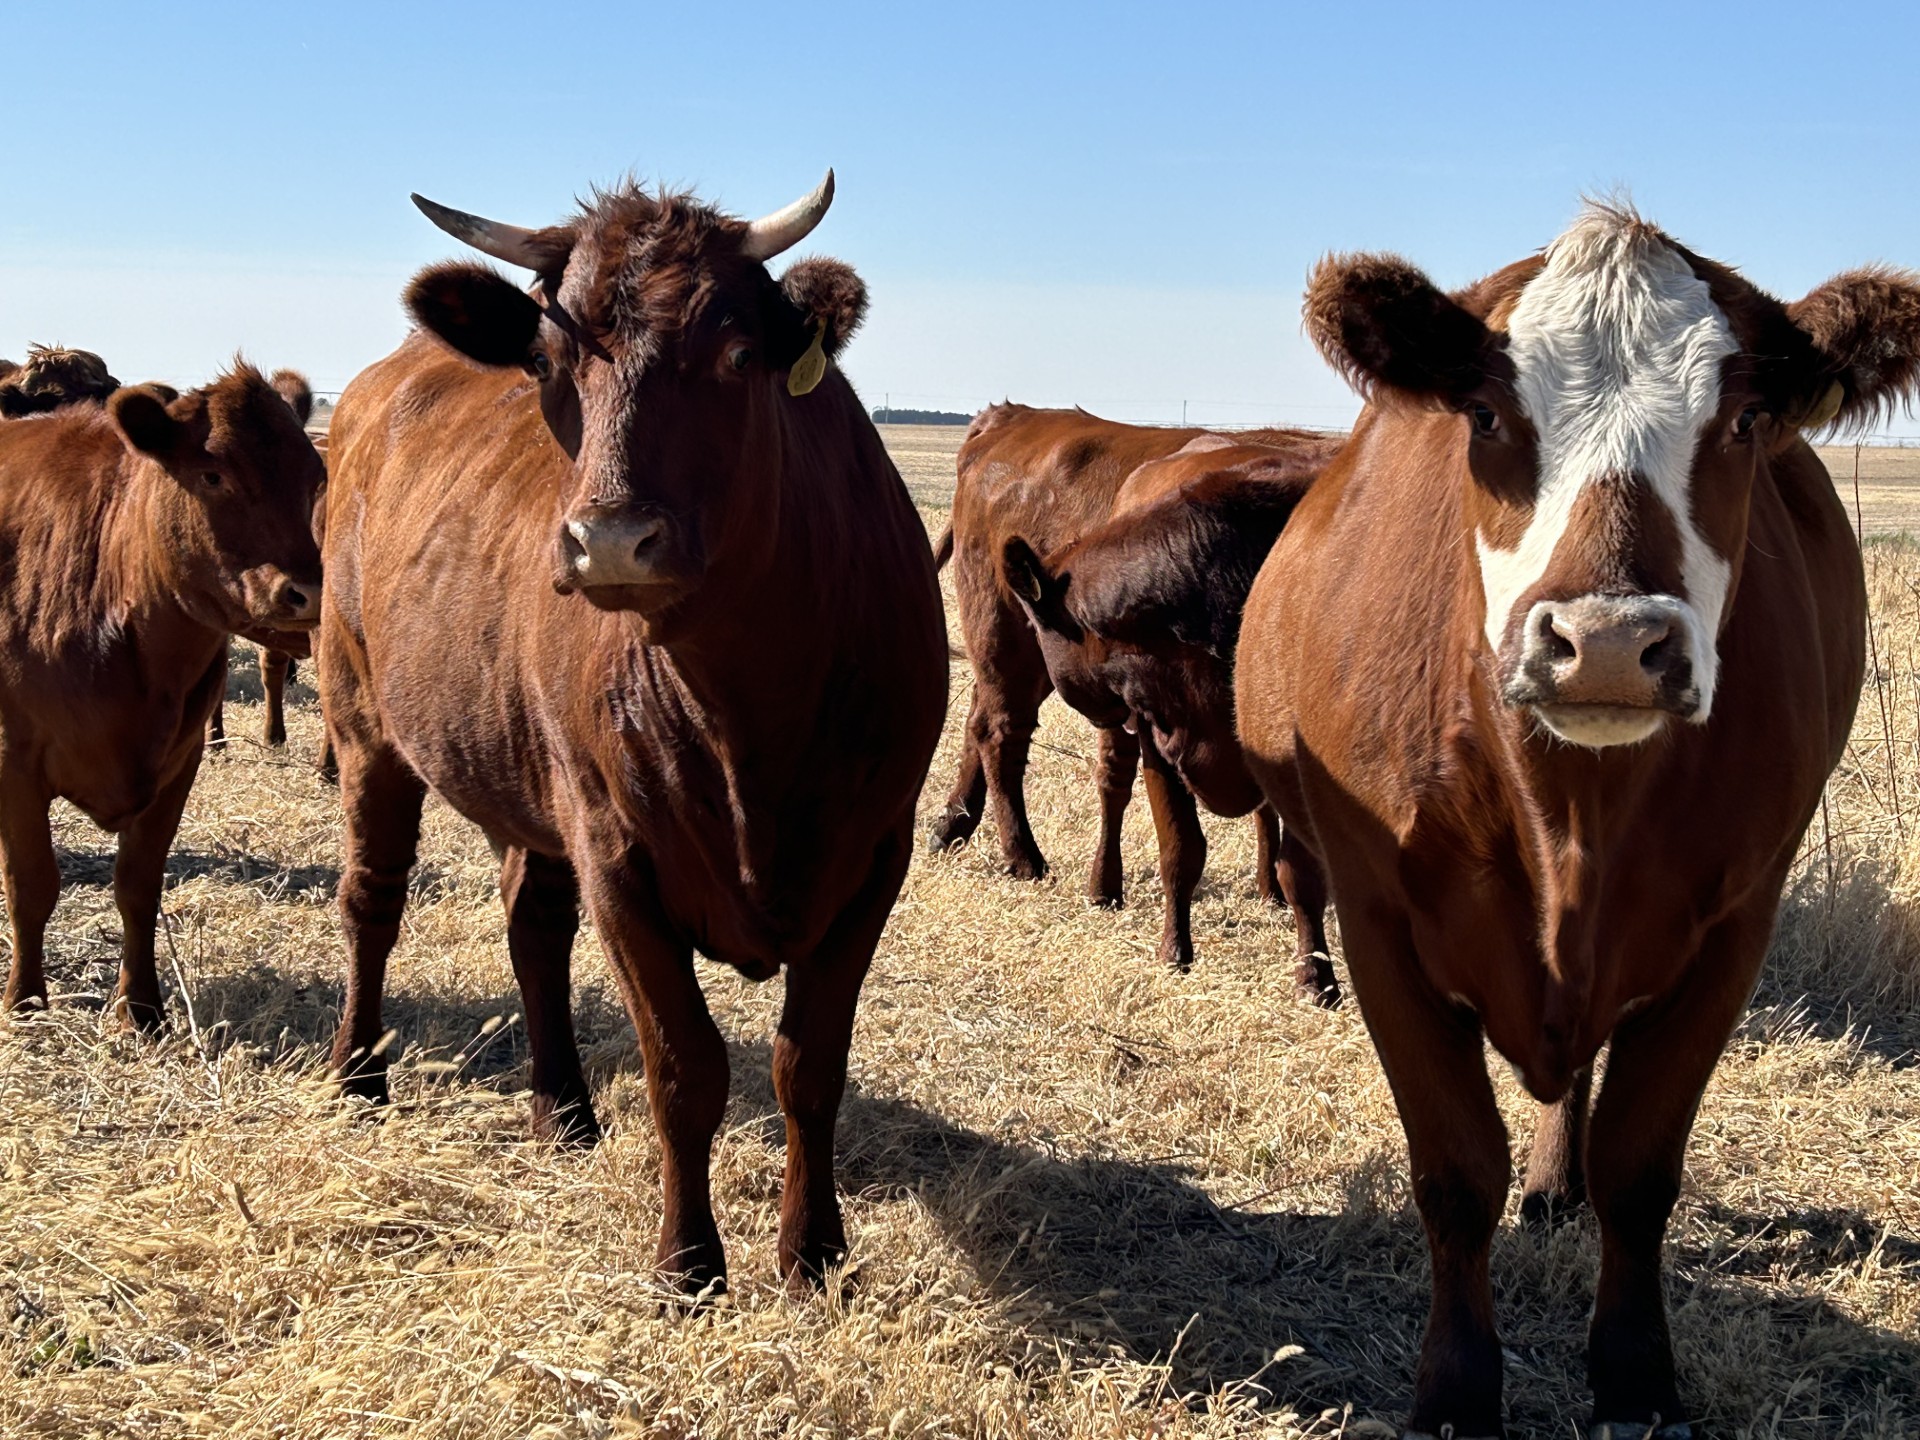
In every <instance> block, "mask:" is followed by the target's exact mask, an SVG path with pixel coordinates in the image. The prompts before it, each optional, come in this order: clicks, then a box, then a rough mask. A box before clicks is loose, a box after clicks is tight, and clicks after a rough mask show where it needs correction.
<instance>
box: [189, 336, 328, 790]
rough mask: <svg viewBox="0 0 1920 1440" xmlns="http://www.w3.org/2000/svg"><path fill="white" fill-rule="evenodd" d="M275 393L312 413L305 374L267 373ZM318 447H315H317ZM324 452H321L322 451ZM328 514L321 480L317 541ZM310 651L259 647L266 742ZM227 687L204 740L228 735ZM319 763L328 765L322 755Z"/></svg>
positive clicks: (293, 644) (282, 730)
mask: <svg viewBox="0 0 1920 1440" xmlns="http://www.w3.org/2000/svg"><path fill="white" fill-rule="evenodd" d="M267 383H268V384H269V385H271V386H272V387H273V389H274V391H275V393H276V394H278V395H279V396H280V398H281V399H282V400H285V401H286V402H287V404H288V405H289V406H291V407H292V409H293V413H294V415H295V416H296V417H297V418H298V419H299V421H300V424H301V426H302V427H303V428H304V427H305V425H306V423H307V421H308V419H310V418H311V417H312V415H313V387H312V386H311V385H310V384H308V383H307V377H306V376H304V375H302V374H301V373H300V372H299V371H298V370H276V371H274V372H273V374H272V375H271V376H269V377H268V380H267ZM317 448H318V447H316V449H317ZM323 453H324V452H323ZM326 514H327V500H326V487H325V485H324V484H323V485H322V486H321V490H320V497H319V499H318V500H317V501H316V502H315V504H314V507H313V538H314V540H315V541H316V542H317V541H320V540H321V539H322V538H323V536H324V534H325V526H326ZM312 653H313V651H312V648H311V646H310V644H309V642H308V639H307V637H306V636H304V635H300V636H294V637H290V638H289V639H287V640H286V641H284V642H282V643H279V644H276V645H271V646H262V647H261V650H260V688H261V690H262V692H264V694H265V697H266V702H267V705H266V720H265V722H264V723H263V724H262V726H261V731H260V738H261V739H262V740H264V741H265V742H266V743H267V744H268V745H271V746H275V747H278V746H281V745H284V744H286V743H287V682H288V681H289V680H291V679H292V678H293V671H294V663H295V662H296V661H299V660H305V659H307V658H308V657H309V656H310V655H312ZM226 698H227V692H226V687H225V686H224V685H223V686H222V687H221V688H220V696H219V698H218V699H217V700H215V701H214V703H213V714H211V715H209V716H208V717H207V743H208V744H209V745H218V744H222V743H224V742H225V740H226V738H227V715H226ZM320 765H321V768H322V769H325V768H326V766H327V759H326V757H325V756H324V755H323V756H322V757H321V761H320Z"/></svg>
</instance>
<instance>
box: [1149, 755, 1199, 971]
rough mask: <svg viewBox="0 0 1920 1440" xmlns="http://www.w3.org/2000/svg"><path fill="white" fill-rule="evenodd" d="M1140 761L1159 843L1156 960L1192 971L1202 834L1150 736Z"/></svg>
mask: <svg viewBox="0 0 1920 1440" xmlns="http://www.w3.org/2000/svg"><path fill="white" fill-rule="evenodd" d="M1140 762H1141V766H1142V768H1143V769H1144V770H1145V771H1146V779H1147V804H1148V806H1149V808H1151V809H1152V811H1153V828H1154V832H1155V835H1156V838H1157V839H1158V840H1159V842H1160V890H1161V894H1162V897H1163V898H1164V901H1165V905H1166V909H1165V913H1164V918H1163V919H1162V921H1161V925H1160V959H1161V961H1162V963H1164V964H1166V965H1169V966H1171V967H1172V968H1173V969H1175V970H1191V969H1192V968H1193V892H1194V891H1195V890H1197V889H1199V887H1200V877H1201V876H1202V875H1203V874H1205V873H1206V869H1207V832H1206V831H1204V830H1202V829H1201V828H1200V810H1199V807H1198V805H1196V804H1195V803H1194V798H1193V792H1192V791H1191V790H1189V789H1187V782H1186V781H1184V780H1182V779H1181V778H1180V772H1179V771H1177V770H1175V769H1174V768H1173V766H1172V765H1171V764H1169V763H1168V762H1167V761H1166V760H1165V759H1164V758H1163V757H1162V756H1161V754H1160V748H1159V747H1158V746H1157V745H1155V744H1154V742H1153V737H1152V735H1150V734H1149V733H1147V731H1146V730H1145V728H1144V727H1143V728H1142V730H1141V732H1140Z"/></svg>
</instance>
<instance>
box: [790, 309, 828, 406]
mask: <svg viewBox="0 0 1920 1440" xmlns="http://www.w3.org/2000/svg"><path fill="white" fill-rule="evenodd" d="M826 333H827V322H826V321H824V320H821V321H818V322H816V323H815V325H814V327H813V343H812V344H811V345H809V346H807V353H806V354H804V355H802V356H801V357H800V358H799V359H798V360H796V361H794V362H793V369H792V370H790V371H788V372H787V394H789V395H805V394H806V393H807V392H808V391H810V390H811V389H813V387H814V386H816V385H818V384H819V383H820V382H821V381H822V380H824V379H826V376H827V352H826V351H825V350H824V349H822V348H821V341H822V340H823V339H824V338H825V336H826Z"/></svg>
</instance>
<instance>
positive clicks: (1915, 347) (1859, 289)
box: [1787, 265, 1920, 430]
mask: <svg viewBox="0 0 1920 1440" xmlns="http://www.w3.org/2000/svg"><path fill="white" fill-rule="evenodd" d="M1787 315H1788V316H1789V318H1791V319H1792V321H1793V323H1794V324H1795V325H1797V326H1798V327H1799V328H1800V329H1801V330H1802V331H1803V332H1805V334H1806V335H1807V337H1808V338H1809V339H1810V340H1812V341H1813V345H1814V348H1815V350H1817V351H1818V352H1819V353H1820V356H1821V358H1822V360H1823V361H1824V362H1825V363H1826V365H1827V367H1828V374H1829V375H1830V376H1831V378H1832V379H1835V380H1838V381H1839V382H1840V387H1841V390H1842V392H1843V396H1842V399H1841V402H1840V409H1839V412H1838V413H1837V414H1836V415H1835V416H1834V418H1833V426H1834V428H1835V429H1843V430H1844V429H1865V428H1867V427H1868V426H1870V425H1872V424H1874V423H1875V422H1876V421H1879V420H1883V419H1886V418H1887V417H1888V416H1890V415H1891V414H1893V413H1894V412H1895V411H1896V410H1898V409H1900V408H1902V407H1903V406H1906V407H1910V406H1911V405H1912V404H1913V402H1914V400H1915V398H1916V393H1917V392H1920V273H1916V272H1915V271H1912V270H1903V269H1900V268H1898V267H1896V266H1892V265H1870V266H1867V267H1865V268H1863V269H1860V270H1849V271H1847V272H1846V273H1845V274H1842V275H1836V276H1834V277H1833V278H1832V279H1831V280H1829V281H1827V282H1826V283H1825V284H1823V285H1821V286H1819V287H1817V288H1816V289H1814V290H1812V291H1810V292H1809V293H1808V294H1807V296H1806V297H1805V298H1804V299H1801V300H1796V301H1794V302H1793V303H1791V304H1789V305H1788V306H1787Z"/></svg>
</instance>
